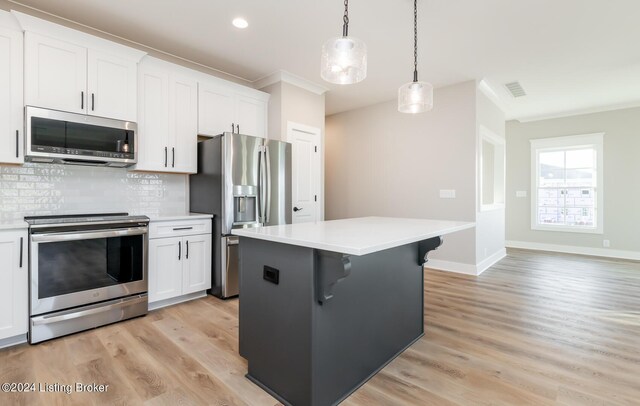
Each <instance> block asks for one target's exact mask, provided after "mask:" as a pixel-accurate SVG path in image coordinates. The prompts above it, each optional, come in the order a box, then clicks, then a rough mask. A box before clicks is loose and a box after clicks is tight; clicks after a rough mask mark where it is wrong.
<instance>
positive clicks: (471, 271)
mask: <svg viewBox="0 0 640 406" xmlns="http://www.w3.org/2000/svg"><path fill="white" fill-rule="evenodd" d="M506 256H507V249H506V248H502V249H501V250H499V251H497V252H496V253H495V254H493V255H491V256H490V257H488V258H487V259H485V260H483V261H482V262H480V263H478V264H476V265H473V264H463V263H462V262H454V261H445V260H442V259H429V261H428V262H427V263H426V264H424V266H425V268H431V269H437V270H439V271H446V272H455V273H461V274H465V275H474V276H478V275H480V274H481V273H482V272H484V271H486V270H487V269H489V268H491V266H492V265H493V264H495V263H496V262H498V261H500V260H501V259H502V258H504V257H506Z"/></svg>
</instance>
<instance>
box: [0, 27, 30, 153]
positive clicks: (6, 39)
mask: <svg viewBox="0 0 640 406" xmlns="http://www.w3.org/2000/svg"><path fill="white" fill-rule="evenodd" d="M22 85H23V81H22V33H21V32H19V31H14V30H9V29H6V28H3V27H0V162H4V163H11V164H20V163H23V162H24V134H23V131H24V124H23V114H22V109H23V106H24V104H23V100H22Z"/></svg>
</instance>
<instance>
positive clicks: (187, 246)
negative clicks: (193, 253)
mask: <svg viewBox="0 0 640 406" xmlns="http://www.w3.org/2000/svg"><path fill="white" fill-rule="evenodd" d="M186 258H187V259H189V240H187V256H186Z"/></svg>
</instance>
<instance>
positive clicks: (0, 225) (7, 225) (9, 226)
mask: <svg viewBox="0 0 640 406" xmlns="http://www.w3.org/2000/svg"><path fill="white" fill-rule="evenodd" d="M25 228H29V224H27V223H26V222H24V221H23V220H0V230H20V229H25Z"/></svg>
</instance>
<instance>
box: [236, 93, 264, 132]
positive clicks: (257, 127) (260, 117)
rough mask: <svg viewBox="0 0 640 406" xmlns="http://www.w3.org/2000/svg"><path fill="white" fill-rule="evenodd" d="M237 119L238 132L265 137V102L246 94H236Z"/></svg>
mask: <svg viewBox="0 0 640 406" xmlns="http://www.w3.org/2000/svg"><path fill="white" fill-rule="evenodd" d="M237 106H238V107H237V109H238V114H237V121H238V125H239V126H240V128H239V130H240V131H239V132H240V134H245V135H252V136H254V137H262V138H266V136H267V103H266V102H264V101H262V100H258V99H254V98H252V97H247V96H238V99H237Z"/></svg>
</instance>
